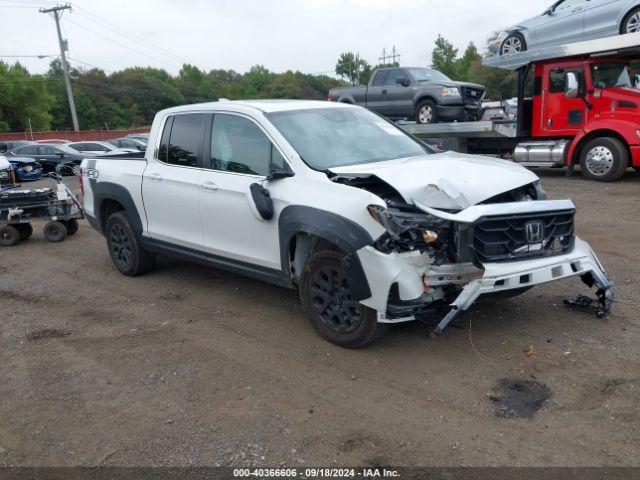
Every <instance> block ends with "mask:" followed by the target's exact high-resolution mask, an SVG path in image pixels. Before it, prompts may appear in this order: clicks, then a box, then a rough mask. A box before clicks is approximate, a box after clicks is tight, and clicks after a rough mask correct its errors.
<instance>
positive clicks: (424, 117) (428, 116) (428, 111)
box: [414, 100, 438, 125]
mask: <svg viewBox="0 0 640 480" xmlns="http://www.w3.org/2000/svg"><path fill="white" fill-rule="evenodd" d="M414 116H415V119H416V122H418V123H419V124H421V125H424V124H428V123H438V108H437V107H436V103H435V102H434V101H433V100H424V101H422V102H420V103H419V104H418V106H417V107H416V113H415V115H414Z"/></svg>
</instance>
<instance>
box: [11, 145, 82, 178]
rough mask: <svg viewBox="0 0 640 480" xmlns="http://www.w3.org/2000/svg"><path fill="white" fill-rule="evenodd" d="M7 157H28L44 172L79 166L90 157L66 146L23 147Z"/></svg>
mask: <svg viewBox="0 0 640 480" xmlns="http://www.w3.org/2000/svg"><path fill="white" fill-rule="evenodd" d="M7 156H8V157H29V158H33V159H34V160H37V161H38V162H39V163H40V164H41V165H42V169H43V171H44V172H53V171H56V170H57V169H58V168H59V167H60V165H64V164H73V165H80V162H82V159H83V158H85V157H88V156H92V155H91V154H89V153H80V152H78V151H77V150H74V149H73V148H69V147H68V146H66V145H39V144H38V145H23V146H22V147H18V148H14V149H13V150H11V151H10V152H8V153H7Z"/></svg>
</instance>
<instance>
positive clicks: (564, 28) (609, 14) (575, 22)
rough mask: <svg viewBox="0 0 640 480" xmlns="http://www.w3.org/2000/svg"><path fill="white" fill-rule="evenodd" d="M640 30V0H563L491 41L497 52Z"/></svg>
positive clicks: (493, 51)
mask: <svg viewBox="0 0 640 480" xmlns="http://www.w3.org/2000/svg"><path fill="white" fill-rule="evenodd" d="M637 32H640V0H561V1H558V2H556V3H554V4H553V5H552V6H551V7H549V8H548V9H547V10H545V12H544V13H543V14H542V15H538V16H536V17H533V18H530V19H528V20H525V21H523V22H521V23H519V24H517V25H514V26H512V27H510V28H507V29H506V30H505V31H504V32H502V33H500V35H498V37H497V38H496V40H494V41H493V42H490V43H489V50H490V51H491V52H492V53H493V54H494V55H513V54H514V53H520V52H523V51H525V50H533V49H536V48H540V47H550V46H554V45H563V44H566V43H574V42H581V41H585V40H593V39H596V38H604V37H610V36H613V35H620V34H626V33H637Z"/></svg>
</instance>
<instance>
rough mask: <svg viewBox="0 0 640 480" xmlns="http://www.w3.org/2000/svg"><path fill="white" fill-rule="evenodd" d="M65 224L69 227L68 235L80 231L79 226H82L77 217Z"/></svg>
mask: <svg viewBox="0 0 640 480" xmlns="http://www.w3.org/2000/svg"><path fill="white" fill-rule="evenodd" d="M64 224H65V226H66V227H67V235H75V234H76V233H78V228H80V225H79V224H78V220H76V219H75V218H72V219H71V220H67V221H66V222H64Z"/></svg>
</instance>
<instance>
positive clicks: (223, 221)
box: [199, 113, 290, 270]
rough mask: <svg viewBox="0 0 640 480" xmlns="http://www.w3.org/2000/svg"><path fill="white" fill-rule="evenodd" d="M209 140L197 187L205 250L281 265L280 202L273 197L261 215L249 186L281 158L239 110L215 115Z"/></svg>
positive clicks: (276, 267)
mask: <svg viewBox="0 0 640 480" xmlns="http://www.w3.org/2000/svg"><path fill="white" fill-rule="evenodd" d="M210 140H211V141H210V144H209V145H208V146H207V147H206V148H205V150H206V151H207V152H208V153H207V157H208V158H207V161H208V164H207V161H205V167H208V168H205V169H203V170H202V171H201V173H200V192H199V198H200V202H199V203H200V217H201V219H202V229H203V234H204V248H205V250H206V251H207V252H208V253H210V254H213V255H216V256H221V257H227V258H232V259H234V260H238V261H241V262H245V263H250V264H252V265H258V266H261V267H266V268H269V269H273V270H280V269H281V261H280V245H279V233H278V220H277V219H278V215H277V212H278V210H281V208H282V204H281V203H280V202H279V200H278V199H277V198H274V203H275V206H276V215H274V217H273V219H271V220H268V221H266V220H263V219H262V218H261V217H260V214H259V213H258V211H257V209H256V207H255V203H254V201H253V199H252V196H251V191H250V186H251V185H252V184H254V183H261V182H262V181H263V180H264V178H265V177H266V176H267V174H268V172H269V167H270V163H274V164H276V165H279V166H281V165H283V164H284V158H283V157H282V155H281V154H280V153H279V151H278V150H277V148H275V147H274V146H273V144H272V143H271V141H270V140H269V138H268V137H267V135H266V134H265V133H264V131H263V130H262V129H261V128H260V127H259V126H258V125H257V124H256V123H255V122H254V121H253V120H251V119H249V118H247V117H244V116H240V115H233V114H226V113H219V114H218V113H217V114H215V115H214V118H213V126H212V135H211V139H210ZM286 181H290V179H283V180H278V182H286ZM269 183H273V182H269ZM267 187H268V185H267Z"/></svg>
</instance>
